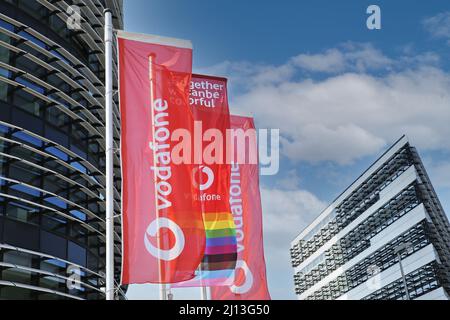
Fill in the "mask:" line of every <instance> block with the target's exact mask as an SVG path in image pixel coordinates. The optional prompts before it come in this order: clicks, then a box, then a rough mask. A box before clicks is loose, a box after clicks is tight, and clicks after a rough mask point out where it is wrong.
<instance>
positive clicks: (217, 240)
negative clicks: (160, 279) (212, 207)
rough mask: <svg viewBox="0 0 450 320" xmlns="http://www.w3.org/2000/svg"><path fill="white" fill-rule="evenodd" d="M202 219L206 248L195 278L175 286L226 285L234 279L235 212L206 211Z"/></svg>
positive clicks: (235, 257) (235, 250)
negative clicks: (233, 213)
mask: <svg viewBox="0 0 450 320" xmlns="http://www.w3.org/2000/svg"><path fill="white" fill-rule="evenodd" d="M203 223H204V226H205V232H206V249H205V255H204V257H203V261H202V263H201V265H200V267H201V268H200V270H198V271H197V272H196V276H195V277H194V279H192V280H189V281H185V282H181V283H177V284H173V285H172V287H202V286H206V287H209V286H225V285H229V283H230V281H232V280H234V270H235V267H236V261H237V240H236V225H235V224H234V219H233V215H232V214H231V213H230V212H220V213H215V212H214V213H204V214H203ZM230 279H231V280H230Z"/></svg>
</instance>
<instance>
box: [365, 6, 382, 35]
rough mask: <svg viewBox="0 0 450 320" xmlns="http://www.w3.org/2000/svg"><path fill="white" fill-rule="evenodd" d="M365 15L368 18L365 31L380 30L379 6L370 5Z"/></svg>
mask: <svg viewBox="0 0 450 320" xmlns="http://www.w3.org/2000/svg"><path fill="white" fill-rule="evenodd" d="M367 14H370V16H369V17H368V18H367V29H369V30H381V9H380V7H379V6H377V5H375V4H372V5H370V6H369V7H368V8H367Z"/></svg>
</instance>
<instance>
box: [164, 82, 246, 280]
mask: <svg viewBox="0 0 450 320" xmlns="http://www.w3.org/2000/svg"><path fill="white" fill-rule="evenodd" d="M190 104H191V108H192V112H193V114H194V119H195V131H196V132H198V133H200V132H201V133H203V135H204V139H203V141H202V142H200V143H199V144H198V145H197V149H198V150H195V151H194V153H195V154H196V155H203V158H202V159H200V158H199V159H197V160H198V162H197V163H199V164H200V167H199V171H198V174H196V175H195V176H194V178H195V179H197V182H196V186H197V187H198V188H199V189H200V197H201V203H202V211H203V220H204V225H205V231H206V250H205V256H204V257H203V261H202V263H201V265H200V268H199V271H198V272H197V275H196V277H195V278H194V279H192V280H189V281H186V282H181V283H177V284H174V285H173V286H172V287H174V288H177V287H201V286H213V285H223V284H224V283H225V281H227V280H228V278H229V277H230V276H231V275H232V274H233V272H234V269H235V267H236V259H237V253H236V252H237V245H236V234H235V232H236V228H235V225H234V220H233V215H232V214H231V208H230V203H229V201H228V199H229V198H230V175H231V166H230V165H229V164H227V163H226V155H225V146H224V142H225V138H226V135H227V130H229V129H230V110H229V106H228V97H227V79H224V78H219V77H212V76H203V75H193V76H192V82H191V95H190Z"/></svg>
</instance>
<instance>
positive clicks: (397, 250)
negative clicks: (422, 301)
mask: <svg viewBox="0 0 450 320" xmlns="http://www.w3.org/2000/svg"><path fill="white" fill-rule="evenodd" d="M411 248H412V244H411V242H406V243H402V244H400V245H399V246H398V247H396V248H395V250H394V252H395V254H396V255H397V257H398V263H399V265H400V272H401V274H402V279H403V286H404V287H405V293H406V300H411V297H410V296H409V291H408V285H407V283H406V277H405V272H404V270H403V265H402V255H401V254H402V252H404V251H406V252H408V251H409V250H410V249H411Z"/></svg>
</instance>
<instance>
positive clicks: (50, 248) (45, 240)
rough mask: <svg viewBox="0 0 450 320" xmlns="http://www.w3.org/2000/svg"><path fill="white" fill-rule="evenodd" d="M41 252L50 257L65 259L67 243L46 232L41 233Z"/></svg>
mask: <svg viewBox="0 0 450 320" xmlns="http://www.w3.org/2000/svg"><path fill="white" fill-rule="evenodd" d="M41 251H42V252H44V253H46V254H49V255H51V256H54V257H57V258H61V259H67V241H66V240H65V239H63V238H61V237H58V236H57V235H54V234H52V233H50V232H47V231H41Z"/></svg>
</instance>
